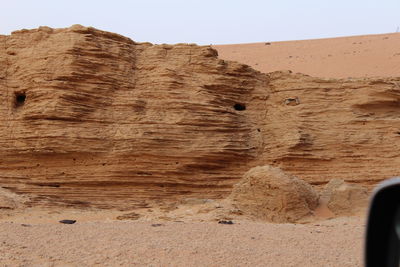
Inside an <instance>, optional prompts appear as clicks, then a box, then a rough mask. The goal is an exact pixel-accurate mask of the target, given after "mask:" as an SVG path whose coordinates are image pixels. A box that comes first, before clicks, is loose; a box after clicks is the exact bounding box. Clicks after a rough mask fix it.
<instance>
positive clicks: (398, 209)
mask: <svg viewBox="0 0 400 267" xmlns="http://www.w3.org/2000/svg"><path fill="white" fill-rule="evenodd" d="M364 253H365V254H364V260H365V266H366V267H378V266H379V267H389V266H390V267H392V266H393V267H399V266H400V178H399V177H396V178H392V179H390V180H387V181H385V182H383V183H382V184H381V185H380V186H378V188H377V189H376V190H375V191H374V193H373V195H372V199H371V203H370V207H369V212H368V221H367V229H366V239H365V252H364Z"/></svg>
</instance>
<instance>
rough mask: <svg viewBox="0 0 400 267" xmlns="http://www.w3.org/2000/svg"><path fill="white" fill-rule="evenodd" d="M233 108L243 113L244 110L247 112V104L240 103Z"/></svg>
mask: <svg viewBox="0 0 400 267" xmlns="http://www.w3.org/2000/svg"><path fill="white" fill-rule="evenodd" d="M233 108H234V109H235V110H237V111H242V110H246V105H245V104H240V103H236V104H235V105H233Z"/></svg>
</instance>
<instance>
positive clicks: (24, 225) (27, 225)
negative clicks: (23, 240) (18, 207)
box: [21, 223, 32, 227]
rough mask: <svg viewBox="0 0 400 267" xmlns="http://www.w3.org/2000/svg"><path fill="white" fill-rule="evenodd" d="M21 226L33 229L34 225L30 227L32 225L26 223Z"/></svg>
mask: <svg viewBox="0 0 400 267" xmlns="http://www.w3.org/2000/svg"><path fill="white" fill-rule="evenodd" d="M21 226H23V227H31V226H32V225H30V224H25V223H22V224H21Z"/></svg>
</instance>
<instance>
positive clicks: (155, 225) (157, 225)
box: [151, 223, 164, 227]
mask: <svg viewBox="0 0 400 267" xmlns="http://www.w3.org/2000/svg"><path fill="white" fill-rule="evenodd" d="M151 226H152V227H159V226H164V224H162V223H153V224H152V225H151Z"/></svg>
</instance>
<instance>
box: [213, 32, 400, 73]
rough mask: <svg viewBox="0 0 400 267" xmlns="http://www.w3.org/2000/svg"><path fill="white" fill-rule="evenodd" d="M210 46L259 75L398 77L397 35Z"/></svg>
mask: <svg viewBox="0 0 400 267" xmlns="http://www.w3.org/2000/svg"><path fill="white" fill-rule="evenodd" d="M213 47H214V48H216V49H217V50H218V54H219V57H220V58H222V59H227V60H235V61H239V62H242V63H245V64H248V65H250V66H252V67H253V68H255V69H257V70H259V71H261V72H272V71H278V70H291V71H293V72H301V73H305V74H308V75H312V76H317V77H326V78H349V77H353V78H354V77H375V76H383V77H390V76H394V77H397V76H399V75H400V33H392V34H378V35H365V36H352V37H341V38H328V39H315V40H303V41H287V42H270V43H268V42H264V43H251V44H233V45H214V46H213Z"/></svg>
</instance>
